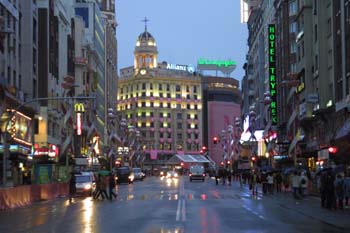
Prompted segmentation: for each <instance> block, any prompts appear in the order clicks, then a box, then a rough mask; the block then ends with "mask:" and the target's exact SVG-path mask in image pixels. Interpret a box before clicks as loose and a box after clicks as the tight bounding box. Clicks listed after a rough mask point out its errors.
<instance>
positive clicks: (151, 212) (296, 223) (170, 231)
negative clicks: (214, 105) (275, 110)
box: [0, 177, 350, 233]
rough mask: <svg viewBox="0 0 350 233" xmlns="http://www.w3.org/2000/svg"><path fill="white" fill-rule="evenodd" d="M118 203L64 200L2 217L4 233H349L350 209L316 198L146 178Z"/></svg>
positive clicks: (127, 188)
mask: <svg viewBox="0 0 350 233" xmlns="http://www.w3.org/2000/svg"><path fill="white" fill-rule="evenodd" d="M118 193H119V195H118V198H117V200H113V201H109V200H104V201H102V200H98V201H97V200H92V199H91V198H90V197H88V198H82V197H78V198H75V199H74V201H73V202H72V203H69V201H68V200H67V199H66V198H60V199H57V200H55V201H51V202H41V203H36V204H34V205H31V206H28V207H24V208H18V209H14V210H10V211H4V212H1V213H0V232H36V233H40V232H66V233H69V232H85V233H89V232H98V233H104V232H106V233H108V232H133V233H136V232H140V233H141V232H147V233H151V232H155V233H156V232H159V233H160V232H164V233H175V232H177V233H180V232H200V233H206V232H208V233H214V232H218V233H219V232H305V233H306V232H349V230H350V223H349V222H348V219H349V217H350V209H345V210H343V211H328V210H325V209H321V208H320V207H319V200H318V198H317V197H308V198H306V199H304V200H301V201H298V202H296V201H294V200H293V199H292V197H291V195H290V194H285V193H283V194H278V195H276V194H275V195H268V196H266V197H265V196H262V195H261V194H259V195H258V197H257V198H253V197H252V196H251V195H250V193H249V190H248V187H247V186H243V187H242V188H240V187H239V184H238V183H237V182H235V183H234V184H233V185H232V186H228V185H222V184H219V185H217V186H216V185H215V181H214V180H213V179H209V178H208V179H207V180H206V181H205V182H201V181H193V182H189V180H188V177H181V178H180V179H179V180H167V179H160V178H159V177H148V178H146V179H145V180H144V181H139V182H134V184H130V185H127V184H125V185H120V186H119V188H118Z"/></svg>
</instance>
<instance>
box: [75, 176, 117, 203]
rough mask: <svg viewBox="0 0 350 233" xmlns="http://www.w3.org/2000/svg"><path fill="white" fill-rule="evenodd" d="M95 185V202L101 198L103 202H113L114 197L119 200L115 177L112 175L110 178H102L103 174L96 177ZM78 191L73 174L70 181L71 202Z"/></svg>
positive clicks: (93, 194) (93, 195)
mask: <svg viewBox="0 0 350 233" xmlns="http://www.w3.org/2000/svg"><path fill="white" fill-rule="evenodd" d="M95 184H96V187H95V189H94V190H93V193H92V197H93V199H94V200H99V199H100V197H101V198H102V200H104V199H109V200H112V199H113V197H114V198H117V194H116V193H115V192H114V190H115V188H116V182H115V176H114V175H113V174H112V173H110V174H109V175H108V176H102V175H101V174H97V175H95ZM107 190H108V193H107ZM76 191H77V190H76V179H75V175H74V173H72V174H71V177H70V180H69V202H71V201H72V198H73V197H74V195H75V194H76Z"/></svg>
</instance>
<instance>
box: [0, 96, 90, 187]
mask: <svg viewBox="0 0 350 233" xmlns="http://www.w3.org/2000/svg"><path fill="white" fill-rule="evenodd" d="M95 98H96V97H91V96H71V97H43V98H34V99H31V100H28V101H26V102H23V103H21V104H20V105H18V106H17V107H16V109H15V110H13V111H12V112H11V113H10V115H9V117H8V118H7V119H6V122H5V132H4V154H3V156H2V185H3V186H4V187H6V186H7V158H9V157H10V145H9V143H10V139H11V136H10V135H9V133H8V132H7V128H8V125H9V122H10V121H11V119H12V118H13V117H14V116H15V114H16V112H18V110H20V109H21V108H22V107H23V106H25V105H27V104H30V103H34V102H40V101H43V100H66V99H75V100H89V99H90V100H91V99H95Z"/></svg>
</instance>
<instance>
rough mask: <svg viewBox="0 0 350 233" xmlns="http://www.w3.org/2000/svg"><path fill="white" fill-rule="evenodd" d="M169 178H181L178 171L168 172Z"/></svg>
mask: <svg viewBox="0 0 350 233" xmlns="http://www.w3.org/2000/svg"><path fill="white" fill-rule="evenodd" d="M166 177H167V178H179V174H177V172H176V171H168V172H167V174H166Z"/></svg>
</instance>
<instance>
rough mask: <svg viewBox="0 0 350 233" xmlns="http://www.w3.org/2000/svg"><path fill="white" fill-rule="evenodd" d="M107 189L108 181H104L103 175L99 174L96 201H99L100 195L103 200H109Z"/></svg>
mask: <svg viewBox="0 0 350 233" xmlns="http://www.w3.org/2000/svg"><path fill="white" fill-rule="evenodd" d="M106 189H107V184H106V179H104V177H102V176H101V174H98V178H97V193H96V197H95V199H97V200H98V198H99V197H100V195H101V196H102V200H104V199H105V198H108V195H107V192H106Z"/></svg>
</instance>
